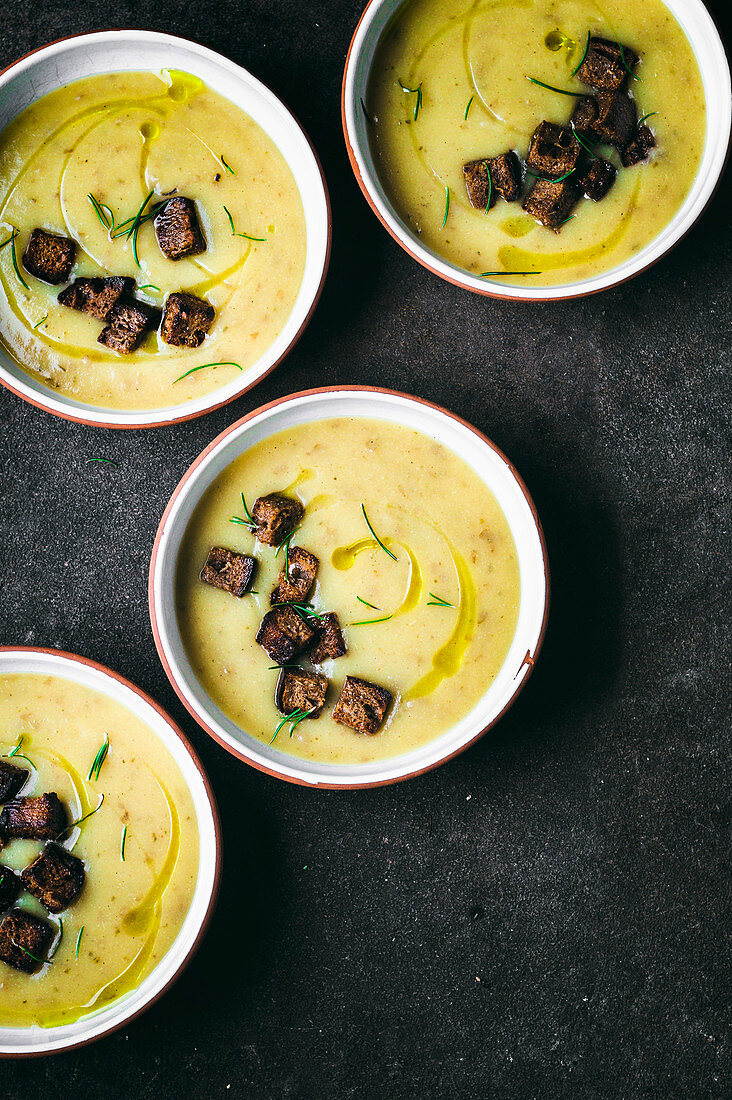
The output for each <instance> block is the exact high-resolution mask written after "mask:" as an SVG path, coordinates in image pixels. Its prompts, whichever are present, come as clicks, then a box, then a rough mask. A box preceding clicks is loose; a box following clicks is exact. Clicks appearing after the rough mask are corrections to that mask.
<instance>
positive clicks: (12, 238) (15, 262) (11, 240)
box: [0, 229, 30, 290]
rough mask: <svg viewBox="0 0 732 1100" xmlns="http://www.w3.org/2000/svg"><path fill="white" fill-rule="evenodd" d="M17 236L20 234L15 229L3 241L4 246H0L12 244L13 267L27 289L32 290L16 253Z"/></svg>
mask: <svg viewBox="0 0 732 1100" xmlns="http://www.w3.org/2000/svg"><path fill="white" fill-rule="evenodd" d="M17 236H18V230H17V229H13V232H12V233H11V234H10V236H9V237H8V239H7V241H3V243H2V246H0V247H3V248H4V247H5V245H6V244H9V245H10V258H11V260H12V261H13V268H14V270H15V274H16V275H17V276H18V279H19V280H20V282H21V283H22V284H23V286H24V287H25V289H26V290H30V287H29V286H28V284H27V282H26V281H25V279H24V278H23V276H22V275H21V273H20V268H19V267H18V257H17V256H16V255H15V238H16V237H17Z"/></svg>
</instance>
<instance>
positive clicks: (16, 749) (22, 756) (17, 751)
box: [5, 733, 38, 771]
mask: <svg viewBox="0 0 732 1100" xmlns="http://www.w3.org/2000/svg"><path fill="white" fill-rule="evenodd" d="M24 740H25V738H24V736H23V734H22V733H21V734H20V736H19V737H18V743H17V744H16V745H15V747H14V748H13V751H12V752H9V753H6V754H5V755H6V759H8V760H9V759H10V758H11V757H14V756H17V757H18V759H19V760H27V762H28V763H29V764H30V766H31V767H32V768H33V771H37V770H38V769H37V768H36V766H35V764H34V763H33V761H32V760H31V758H30V757H29V756H26V755H25V753H22V752H21V751H20V750H21V749H22V747H23V741H24Z"/></svg>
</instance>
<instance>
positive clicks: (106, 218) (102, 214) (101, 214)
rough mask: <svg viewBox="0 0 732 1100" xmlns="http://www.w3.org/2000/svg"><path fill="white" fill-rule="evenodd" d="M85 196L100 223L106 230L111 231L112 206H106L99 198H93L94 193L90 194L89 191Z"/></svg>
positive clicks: (112, 221) (112, 220)
mask: <svg viewBox="0 0 732 1100" xmlns="http://www.w3.org/2000/svg"><path fill="white" fill-rule="evenodd" d="M86 197H87V198H88V200H89V202H90V203H91V204H92V209H93V210H94V213H95V214H96V216H97V217H98V218H99V221H100V222H101V223H102V225H103V226H104V228H105V229H106V230H107V232H108V233H111V232H112V230H113V229H114V214H113V212H112V208H111V207H109V206H107V204H106V203H105V202H100V201H99V199H97V198H95V197H94V195H92V194H91V192H90V193H89V194H88V195H87V196H86Z"/></svg>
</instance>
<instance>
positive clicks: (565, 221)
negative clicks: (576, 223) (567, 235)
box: [559, 214, 577, 226]
mask: <svg viewBox="0 0 732 1100" xmlns="http://www.w3.org/2000/svg"><path fill="white" fill-rule="evenodd" d="M576 217H577V215H576V214H570V215H569V217H568V218H565V219H564V221H563V222H560V223H559V224H560V226H561V225H566V224H567V222H571V221H572V218H576Z"/></svg>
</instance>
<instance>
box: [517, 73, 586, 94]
mask: <svg viewBox="0 0 732 1100" xmlns="http://www.w3.org/2000/svg"><path fill="white" fill-rule="evenodd" d="M526 79H527V80H530V81H531V83H532V84H538V85H539V87H540V88H548V89H549V91H550V92H559V94H560V95H571V96H574V97H575V99H582V98H583V96H584V95H585V94H586V93H585V92H568V91H567V89H566V88H555V87H554V85H553V84H545V83H544V81H543V80H536V79H535V78H534V77H533V76H527V77H526Z"/></svg>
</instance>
